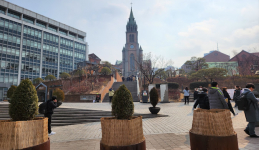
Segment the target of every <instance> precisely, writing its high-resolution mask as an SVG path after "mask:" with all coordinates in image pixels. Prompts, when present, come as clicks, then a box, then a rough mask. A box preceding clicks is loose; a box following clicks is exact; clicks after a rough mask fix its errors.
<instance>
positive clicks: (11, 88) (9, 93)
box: [7, 85, 17, 98]
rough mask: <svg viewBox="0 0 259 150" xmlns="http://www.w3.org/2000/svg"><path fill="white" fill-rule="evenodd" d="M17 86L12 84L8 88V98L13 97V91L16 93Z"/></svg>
mask: <svg viewBox="0 0 259 150" xmlns="http://www.w3.org/2000/svg"><path fill="white" fill-rule="evenodd" d="M16 88H17V87H16V86H14V85H12V86H11V87H10V88H9V89H8V91H7V98H12V96H13V93H14V91H15V89H16Z"/></svg>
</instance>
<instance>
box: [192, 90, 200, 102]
mask: <svg viewBox="0 0 259 150" xmlns="http://www.w3.org/2000/svg"><path fill="white" fill-rule="evenodd" d="M198 94H199V92H198V91H194V93H193V96H194V100H195V99H197V98H198Z"/></svg>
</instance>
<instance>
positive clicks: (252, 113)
mask: <svg viewBox="0 0 259 150" xmlns="http://www.w3.org/2000/svg"><path fill="white" fill-rule="evenodd" d="M254 89H255V86H254V84H252V83H248V84H247V85H246V88H245V89H244V92H243V93H242V95H245V96H246V99H247V101H248V104H250V105H249V109H248V110H244V112H245V116H246V121H247V122H248V125H247V127H246V129H245V130H244V131H245V133H246V134H248V135H250V137H251V138H259V136H258V135H256V134H255V124H256V122H259V108H258V100H257V99H256V98H255V95H254V94H253V93H252V92H253V91H254Z"/></svg>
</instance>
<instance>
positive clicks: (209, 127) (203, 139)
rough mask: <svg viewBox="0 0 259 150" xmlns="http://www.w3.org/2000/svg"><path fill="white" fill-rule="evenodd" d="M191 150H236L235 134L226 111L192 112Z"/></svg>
mask: <svg viewBox="0 0 259 150" xmlns="http://www.w3.org/2000/svg"><path fill="white" fill-rule="evenodd" d="M189 135H190V145H191V150H219V149H224V150H238V141H237V134H236V132H235V131H234V128H233V125H232V120H231V114H230V112H229V110H226V109H211V110H205V109H197V110H194V114H193V122H192V129H191V130H190V132H189Z"/></svg>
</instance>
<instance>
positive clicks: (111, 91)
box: [109, 88, 114, 103]
mask: <svg viewBox="0 0 259 150" xmlns="http://www.w3.org/2000/svg"><path fill="white" fill-rule="evenodd" d="M113 95H114V90H113V89H112V88H110V89H109V98H110V103H111V102H112V97H113Z"/></svg>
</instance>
